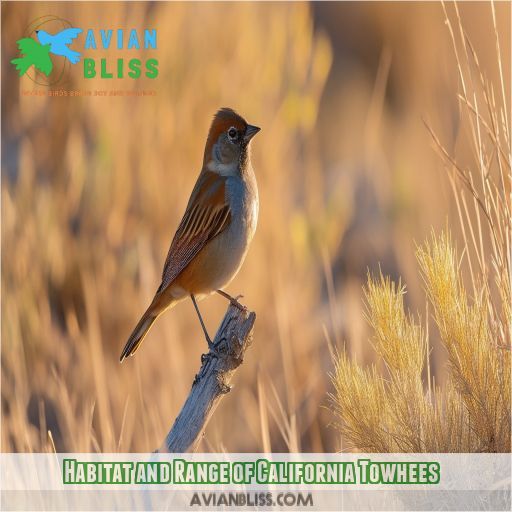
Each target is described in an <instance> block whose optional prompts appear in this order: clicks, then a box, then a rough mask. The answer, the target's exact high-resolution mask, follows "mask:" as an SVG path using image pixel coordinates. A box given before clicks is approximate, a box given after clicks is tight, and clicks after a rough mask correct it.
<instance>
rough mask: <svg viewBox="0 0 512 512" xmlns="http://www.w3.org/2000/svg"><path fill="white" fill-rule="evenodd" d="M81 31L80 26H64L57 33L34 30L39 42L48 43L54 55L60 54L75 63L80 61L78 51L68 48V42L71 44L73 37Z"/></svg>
mask: <svg viewBox="0 0 512 512" xmlns="http://www.w3.org/2000/svg"><path fill="white" fill-rule="evenodd" d="M80 32H82V29H81V28H66V29H64V30H61V31H60V32H58V33H57V34H54V35H52V34H49V33H48V32H46V31H44V30H36V36H37V38H38V39H39V42H40V43H41V44H49V45H50V52H51V53H53V54H55V55H62V56H63V57H66V59H68V60H69V62H71V64H76V63H77V62H79V61H80V56H81V55H80V53H79V52H75V51H73V50H71V49H69V48H68V46H67V45H68V44H71V42H72V41H73V39H75V38H77V37H78V34H80Z"/></svg>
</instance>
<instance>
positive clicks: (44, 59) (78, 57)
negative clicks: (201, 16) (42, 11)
mask: <svg viewBox="0 0 512 512" xmlns="http://www.w3.org/2000/svg"><path fill="white" fill-rule="evenodd" d="M82 33H83V37H79V36H80V34H82ZM156 38H157V31H156V29H144V30H141V31H140V33H139V32H138V31H137V30H136V29H133V28H132V29H130V30H129V31H125V30H123V29H122V28H115V29H113V28H106V29H101V30H97V31H96V30H93V29H91V28H89V29H82V28H78V27H75V26H73V25H72V24H71V23H70V22H69V21H67V20H65V19H63V18H59V17H58V16H53V15H46V16H42V17H41V18H37V19H36V20H34V21H33V22H32V23H31V24H30V25H29V26H28V27H27V29H26V30H25V34H24V37H22V38H21V39H18V41H16V44H17V46H18V50H19V56H18V57H16V58H14V59H12V60H11V63H12V64H13V65H14V67H15V68H16V70H17V71H18V72H19V75H20V76H24V75H26V76H28V77H29V78H30V79H31V80H32V81H33V82H34V83H36V84H38V85H46V86H53V85H56V84H57V83H59V82H61V81H62V80H63V78H64V77H65V76H66V75H67V74H68V71H69V70H70V69H71V67H72V66H73V67H74V66H76V64H78V63H79V62H80V61H82V62H83V64H82V65H81V66H78V67H81V68H82V77H83V78H85V79H88V78H101V79H109V78H114V77H115V78H125V77H129V78H132V79H137V78H140V77H146V78H156V77H157V76H158V60H157V59H155V58H148V59H146V60H145V61H143V60H142V59H140V58H139V56H140V55H139V56H135V57H134V58H131V59H129V60H127V61H126V62H125V58H124V57H125V55H124V54H125V53H126V52H127V51H129V52H130V54H131V55H130V56H132V55H133V53H134V52H137V51H139V52H141V51H143V50H144V51H148V50H156V48H157V43H156ZM78 50H80V51H78ZM96 50H100V51H101V50H103V51H102V55H105V51H108V52H109V53H107V55H110V56H108V57H104V56H103V57H102V58H101V59H98V62H96V59H95V58H94V52H95V51H96ZM81 52H83V59H82V53H81ZM111 52H116V57H117V58H112V54H111ZM120 52H122V53H120Z"/></svg>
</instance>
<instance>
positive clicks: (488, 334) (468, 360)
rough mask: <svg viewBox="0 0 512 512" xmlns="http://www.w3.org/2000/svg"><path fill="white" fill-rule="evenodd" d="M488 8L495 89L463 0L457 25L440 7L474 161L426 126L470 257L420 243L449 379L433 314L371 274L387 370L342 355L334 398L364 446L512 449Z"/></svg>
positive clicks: (349, 433)
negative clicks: (439, 365)
mask: <svg viewBox="0 0 512 512" xmlns="http://www.w3.org/2000/svg"><path fill="white" fill-rule="evenodd" d="M491 6H492V15H493V23H494V25H493V27H494V34H495V37H496V50H497V60H498V63H499V68H500V81H499V85H498V91H499V92H498V93H497V92H495V90H494V87H493V85H492V83H490V82H489V81H488V80H487V79H486V78H485V75H484V73H483V71H482V69H481V68H480V65H479V62H478V58H477V56H476V54H475V51H474V49H473V47H472V45H471V42H470V41H469V38H468V36H467V34H466V33H465V32H464V29H463V26H462V22H461V18H460V15H459V11H458V9H457V4H454V14H453V17H454V18H455V20H456V24H455V27H454V25H453V23H452V21H451V17H450V16H449V15H448V14H447V10H446V9H445V10H444V13H445V16H446V22H447V25H448V29H449V32H450V35H451V37H452V43H453V47H454V49H455V56H456V61H457V70H458V73H459V80H460V87H461V93H460V95H459V99H460V102H461V116H462V118H463V120H464V123H465V124H464V125H463V128H464V129H465V134H466V136H468V137H469V140H470V143H472V145H473V154H474V160H473V162H472V163H471V164H470V165H468V166H467V167H466V166H463V165H462V164H460V163H459V162H458V161H457V158H456V157H455V156H453V155H452V154H451V153H450V152H449V151H448V150H447V149H446V148H445V147H444V146H443V145H442V143H441V142H440V141H439V138H438V137H437V136H436V135H435V133H434V131H433V130H432V129H431V128H429V130H430V133H431V135H432V136H433V139H434V142H435V144H436V147H437V148H438V149H439V151H440V152H441V154H442V156H443V157H444V159H445V161H446V163H447V167H448V170H449V171H450V172H451V171H453V174H451V173H450V178H451V180H452V185H453V191H454V197H455V200H456V202H457V207H458V212H459V220H460V223H461V226H462V232H463V241H464V257H463V258H459V256H458V255H457V253H456V251H455V250H454V247H453V242H452V240H451V238H450V236H449V235H448V234H446V233H442V234H441V235H439V236H436V235H435V234H433V235H432V236H431V238H430V239H429V240H428V241H427V242H425V243H424V244H423V245H422V246H420V247H419V248H418V250H417V261H418V264H419V268H420V270H421V275H422V278H423V281H424V287H425V290H426V295H427V298H428V304H429V306H428V308H427V311H431V312H432V314H433V318H434V319H435V324H436V326H437V329H438V333H439V336H440V339H441V342H442V345H443V346H444V348H445V349H446V354H447V363H448V378H447V380H446V382H445V383H444V385H443V386H436V385H435V384H434V382H433V379H431V376H430V371H429V370H430V366H429V365H430V362H429V361H430V359H429V358H430V354H429V346H431V345H432V344H431V343H430V340H429V333H428V323H427V324H426V326H425V327H423V326H422V324H423V323H422V322H421V319H419V318H418V319H415V318H413V317H412V316H411V315H410V314H407V313H406V312H405V309H404V304H403V296H404V293H405V289H404V287H402V285H401V284H400V283H399V284H398V285H396V284H394V283H393V282H391V281H390V279H389V278H385V277H383V276H382V274H381V275H380V277H378V278H374V277H371V276H370V277H369V279H368V285H367V288H366V303H367V308H368V310H367V318H368V322H369V324H370V326H371V328H372V330H373V332H374V336H373V345H374V348H375V351H376V353H377V354H378V355H379V356H380V359H381V360H382V361H383V363H384V365H385V372H383V373H381V372H378V371H377V368H376V367H375V366H373V367H371V368H370V369H364V368H362V367H361V366H360V365H358V364H357V363H355V362H353V361H351V360H350V359H349V358H348V356H347V355H345V354H341V355H339V356H338V357H337V359H336V368H335V372H334V374H333V377H332V378H333V382H334V386H335V393H334V394H333V395H332V401H333V404H334V407H335V410H336V413H337V415H338V417H339V418H340V428H341V432H342V434H343V436H344V439H345V440H346V441H348V442H349V444H350V445H351V446H353V447H355V448H357V449H359V450H362V451H367V452H372V451H376V452H395V451H396V452H404V451H405V452H509V451H510V449H511V445H510V441H511V400H510V389H511V387H510V386H511V379H510V377H511V357H510V356H511V338H510V334H511V330H510V326H511V317H510V299H511V297H510V280H511V268H510V264H511V261H510V257H511V254H510V240H511V216H510V202H509V195H510V180H511V157H510V154H511V153H510V149H511V146H510V128H509V126H510V125H509V124H508V119H507V110H508V107H507V96H506V94H505V84H504V81H503V75H502V72H501V53H500V46H499V37H498V32H497V30H496V21H495V12H494V6H493V4H491ZM443 8H445V6H444V4H443ZM456 33H458V37H457V36H456ZM468 198H469V199H468ZM464 270H465V271H467V273H468V274H469V282H470V283H471V284H470V286H471V293H470V292H469V291H468V290H467V289H466V287H465V286H464V278H463V271H464ZM427 322H428V319H427ZM425 367H427V379H426V383H425V380H424V378H423V374H424V373H425ZM425 384H426V385H425Z"/></svg>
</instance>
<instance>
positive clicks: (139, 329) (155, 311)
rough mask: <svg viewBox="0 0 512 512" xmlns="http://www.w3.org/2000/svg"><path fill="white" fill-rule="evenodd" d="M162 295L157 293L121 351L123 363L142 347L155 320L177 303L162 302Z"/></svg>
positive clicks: (120, 359)
mask: <svg viewBox="0 0 512 512" xmlns="http://www.w3.org/2000/svg"><path fill="white" fill-rule="evenodd" d="M161 299H162V297H161V296H159V294H158V293H157V294H156V295H155V298H154V299H153V302H152V303H151V305H150V306H149V308H148V309H147V310H146V312H145V313H144V314H143V315H142V318H141V319H140V320H139V323H138V324H137V325H136V326H135V329H134V330H133V332H132V334H131V335H130V337H129V338H128V341H127V342H126V345H125V346H124V348H123V351H122V352H121V357H120V358H119V361H120V362H121V363H122V362H123V359H126V358H127V357H128V356H133V354H135V351H136V350H137V349H138V348H139V347H140V344H141V343H142V342H143V341H144V338H145V337H146V334H147V333H148V332H149V329H151V326H152V325H153V324H154V323H155V320H156V319H157V318H158V317H159V316H160V315H161V314H162V313H163V312H164V311H165V310H166V309H168V308H170V307H172V306H174V305H175V302H176V301H172V302H170V303H168V302H167V301H165V302H166V303H164V304H162V300H161Z"/></svg>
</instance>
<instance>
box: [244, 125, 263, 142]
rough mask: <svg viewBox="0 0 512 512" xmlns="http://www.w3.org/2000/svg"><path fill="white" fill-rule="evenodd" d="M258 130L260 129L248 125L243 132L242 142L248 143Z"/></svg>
mask: <svg viewBox="0 0 512 512" xmlns="http://www.w3.org/2000/svg"><path fill="white" fill-rule="evenodd" d="M260 130H261V128H258V127H257V126H252V125H251V124H248V125H247V128H246V130H245V135H244V142H249V141H250V140H251V139H252V138H253V137H254V136H255V135H256V134H257V133H258V132H259V131H260Z"/></svg>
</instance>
